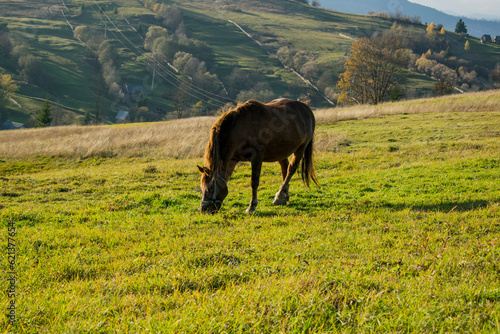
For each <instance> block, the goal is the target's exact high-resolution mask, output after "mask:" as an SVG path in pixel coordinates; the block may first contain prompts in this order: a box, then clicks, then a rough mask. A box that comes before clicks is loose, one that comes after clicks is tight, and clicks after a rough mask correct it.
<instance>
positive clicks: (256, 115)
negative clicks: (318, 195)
mask: <svg viewBox="0 0 500 334" xmlns="http://www.w3.org/2000/svg"><path fill="white" fill-rule="evenodd" d="M314 127H315V120H314V114H313V113H312V111H311V109H310V108H309V107H308V106H307V105H306V104H304V103H302V102H299V101H295V100H289V99H278V100H274V101H271V102H269V103H267V104H263V103H261V102H258V101H254V100H250V101H247V102H245V103H244V104H241V105H238V106H237V107H236V108H235V109H233V110H231V111H228V112H226V113H224V114H223V115H222V116H221V117H220V118H219V119H218V120H217V122H215V124H214V125H213V126H212V131H211V134H210V140H209V142H208V144H207V147H206V149H205V156H204V160H205V167H200V166H198V169H199V170H200V172H201V174H202V176H201V190H202V193H203V198H202V201H201V212H208V213H215V212H217V211H219V209H220V207H221V206H222V201H224V199H225V198H226V196H227V194H228V189H227V182H228V181H229V178H230V177H231V174H232V173H233V171H234V168H235V167H236V165H237V164H238V162H240V161H250V162H251V164H252V199H251V201H250V206H249V207H248V209H247V210H246V212H247V213H250V212H253V211H255V208H256V206H257V187H258V186H259V178H260V171H261V168H262V162H274V161H278V162H279V164H280V166H281V174H282V176H283V183H282V184H281V187H280V189H279V191H278V193H277V194H276V197H275V198H274V202H273V203H274V204H275V205H285V204H287V203H288V199H289V195H288V188H289V182H290V179H291V178H292V176H293V174H294V173H295V171H296V170H297V168H298V167H299V163H300V161H301V160H302V180H303V182H304V183H305V184H306V185H307V186H309V179H312V180H313V181H314V183H316V185H317V184H318V182H317V181H316V177H315V175H314V171H313V161H312V153H313V135H314ZM292 153H293V158H292V161H291V163H288V157H289V156H290V155H291V154H292Z"/></svg>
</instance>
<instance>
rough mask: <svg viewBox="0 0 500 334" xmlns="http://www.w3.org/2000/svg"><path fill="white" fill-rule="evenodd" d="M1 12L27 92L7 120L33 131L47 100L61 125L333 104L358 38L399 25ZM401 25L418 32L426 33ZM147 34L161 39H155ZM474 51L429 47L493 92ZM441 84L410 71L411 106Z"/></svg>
mask: <svg viewBox="0 0 500 334" xmlns="http://www.w3.org/2000/svg"><path fill="white" fill-rule="evenodd" d="M0 13H1V14H0V15H2V16H1V17H0V22H3V23H6V24H7V28H8V30H9V35H10V39H11V44H12V51H11V55H10V56H7V55H5V54H0V71H1V72H2V73H9V74H11V75H12V76H13V78H14V80H15V81H16V82H17V83H18V84H19V86H20V89H19V91H18V92H17V93H16V95H15V96H14V100H15V101H16V102H17V105H16V104H14V103H10V104H9V105H8V106H7V109H6V110H4V111H3V112H2V114H3V116H2V117H3V118H7V117H8V118H9V119H10V120H12V121H17V122H21V123H26V122H28V125H30V124H32V122H33V117H34V115H36V113H37V112H38V110H39V107H40V104H41V103H42V102H43V100H44V99H45V98H46V97H50V99H51V101H52V102H53V105H54V110H55V111H54V112H55V113H56V114H57V117H55V118H56V120H55V121H54V124H56V125H61V124H74V123H77V124H78V123H81V122H83V121H84V120H85V119H88V120H90V122H95V117H96V116H97V117H98V120H97V121H98V122H105V123H106V122H109V123H114V122H115V116H116V115H117V113H118V111H120V110H130V117H131V121H135V122H137V121H158V120H164V119H172V118H176V117H186V116H199V115H206V114H207V113H208V114H210V113H213V112H215V111H216V110H218V109H219V108H221V107H224V106H225V105H226V104H228V103H229V104H231V103H235V102H236V101H244V100H246V99H249V98H255V99H261V100H270V99H273V98H275V97H279V96H287V97H291V98H301V99H303V100H311V103H312V105H314V106H317V107H319V106H328V105H329V102H328V100H330V101H334V100H335V96H336V90H335V83H336V81H337V77H338V75H339V73H341V72H342V71H343V64H344V61H345V59H346V57H347V55H348V52H349V49H350V45H351V43H352V40H353V39H356V38H359V37H363V36H371V35H372V34H373V33H374V32H377V31H379V32H380V31H384V30H388V29H390V28H391V27H392V25H393V22H392V21H391V20H387V19H384V18H377V17H370V16H360V15H353V14H345V13H340V12H335V11H331V10H326V9H321V8H315V7H312V6H307V5H305V4H302V3H298V2H294V1H289V0H273V1H266V2H262V1H245V2H243V1H232V2H215V3H213V2H208V1H196V2H188V1H175V2H174V1H168V2H165V3H162V4H159V3H156V2H154V1H146V0H144V1H142V2H138V1H126V0H121V1H115V2H108V1H104V0H102V1H87V0H73V1H68V2H66V3H65V4H64V5H62V4H61V3H60V2H58V1H55V0H53V1H48V2H44V3H43V4H42V3H33V2H29V1H24V0H17V1H13V2H2V3H0ZM401 25H402V27H403V28H404V29H405V31H408V33H409V34H414V35H416V34H420V33H421V32H423V31H424V29H425V27H423V26H420V25H413V24H409V23H401ZM152 26H153V27H158V29H157V30H155V33H156V34H157V35H154V34H150V35H148V31H149V30H150V27H152ZM160 29H165V30H164V32H162V31H160ZM158 34H159V35H158ZM162 34H163V35H162ZM148 36H150V37H149V39H148ZM156 37H158V38H156ZM155 38H156V39H155ZM162 38H163V39H162ZM155 42H156V44H155ZM470 42H471V47H472V50H473V51H472V52H470V53H467V54H466V53H464V52H463V43H464V40H463V37H461V36H456V35H455V34H451V33H449V34H447V35H446V43H445V44H442V43H441V44H439V45H436V46H435V48H434V49H435V52H436V54H438V53H439V52H440V51H441V50H443V47H444V48H446V47H447V46H449V47H450V50H449V52H451V53H452V54H453V55H454V56H455V57H457V56H458V57H460V59H461V58H463V59H464V62H465V63H466V64H468V65H467V68H469V70H471V71H472V70H473V69H475V70H476V71H477V72H478V74H479V78H478V80H477V85H478V86H477V87H486V88H487V87H489V86H491V83H490V82H488V79H487V78H488V73H489V72H488V71H491V70H492V69H493V68H494V66H495V64H496V61H497V59H498V55H499V54H500V47H498V46H496V45H482V44H481V43H479V41H478V40H477V39H474V38H471V39H470ZM158 50H160V51H161V52H160V53H158ZM426 50H427V48H426V49H425V50H424V52H425V51H426ZM153 51H154V52H153ZM155 52H156V53H155ZM419 52H420V51H419ZM158 54H160V56H161V57H164V58H161V59H155V57H158V56H157V55H158ZM28 56H29V57H28ZM154 64H156V65H154ZM35 65H36V66H35ZM30 66H31V67H30ZM153 77H154V80H153ZM483 78H484V79H483ZM153 82H154V83H153ZM434 83H435V79H433V78H431V77H429V76H428V75H425V73H419V74H415V73H414V74H411V76H410V80H409V81H408V84H407V87H408V95H407V97H409V98H413V97H420V96H425V95H429V94H431V92H432V87H433V84H434ZM125 84H128V85H129V86H131V87H140V86H142V87H143V88H140V89H141V94H142V95H141V94H136V95H137V96H134V97H130V96H129V95H128V94H127V95H125V96H123V95H120V88H123V86H124V85H125ZM139 95H140V96H139ZM139 100H140V101H139ZM86 114H87V115H86ZM88 114H91V115H88ZM30 118H31V120H29V119H30Z"/></svg>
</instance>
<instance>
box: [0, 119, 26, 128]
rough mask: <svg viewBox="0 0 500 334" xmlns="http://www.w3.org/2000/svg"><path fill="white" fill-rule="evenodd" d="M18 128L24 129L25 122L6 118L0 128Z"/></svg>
mask: <svg viewBox="0 0 500 334" xmlns="http://www.w3.org/2000/svg"><path fill="white" fill-rule="evenodd" d="M17 129H24V124H22V123H17V122H11V121H9V120H6V121H5V122H3V124H2V126H0V130H17Z"/></svg>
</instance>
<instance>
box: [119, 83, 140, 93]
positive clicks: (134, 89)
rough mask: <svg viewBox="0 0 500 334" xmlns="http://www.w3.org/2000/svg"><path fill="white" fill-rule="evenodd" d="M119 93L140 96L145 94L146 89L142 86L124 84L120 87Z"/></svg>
mask: <svg viewBox="0 0 500 334" xmlns="http://www.w3.org/2000/svg"><path fill="white" fill-rule="evenodd" d="M121 92H122V93H123V94H140V93H145V92H146V88H144V86H143V85H134V84H124V85H123V86H122V89H121Z"/></svg>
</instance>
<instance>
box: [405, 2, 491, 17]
mask: <svg viewBox="0 0 500 334" xmlns="http://www.w3.org/2000/svg"><path fill="white" fill-rule="evenodd" d="M410 1H411V2H414V3H419V4H421V5H425V6H428V7H432V8H436V9H438V10H440V11H443V12H445V13H448V14H453V15H457V16H466V17H470V18H489V19H491V18H496V19H500V3H499V1H498V0H472V1H471V0H439V1H436V0H410Z"/></svg>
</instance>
